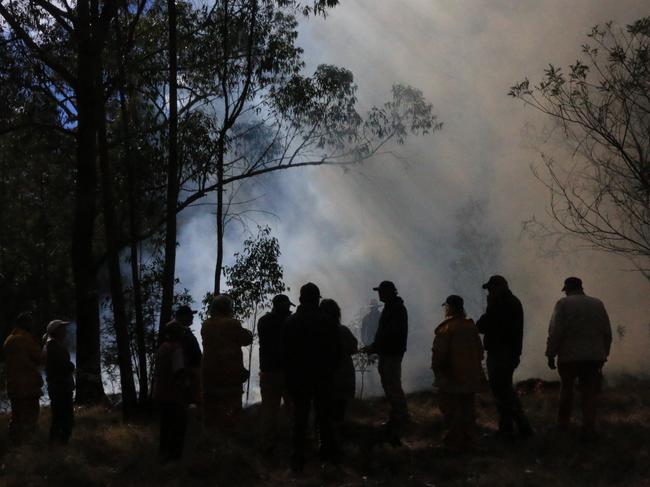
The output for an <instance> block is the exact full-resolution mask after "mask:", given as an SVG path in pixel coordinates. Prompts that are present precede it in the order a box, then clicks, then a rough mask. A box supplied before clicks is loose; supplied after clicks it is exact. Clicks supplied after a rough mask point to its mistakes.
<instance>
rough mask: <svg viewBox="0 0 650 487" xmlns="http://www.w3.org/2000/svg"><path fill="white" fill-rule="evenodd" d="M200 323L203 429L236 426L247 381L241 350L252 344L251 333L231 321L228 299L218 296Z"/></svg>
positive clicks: (229, 301) (231, 311)
mask: <svg viewBox="0 0 650 487" xmlns="http://www.w3.org/2000/svg"><path fill="white" fill-rule="evenodd" d="M208 313H209V315H210V316H209V318H208V319H207V320H205V321H204V322H203V326H202V327H201V337H202V338H203V361H202V363H201V379H202V383H203V419H204V422H205V425H206V427H208V428H212V427H215V426H221V427H223V428H228V427H233V426H236V420H237V419H238V417H239V415H240V413H241V410H242V394H243V392H244V389H243V384H244V383H245V382H246V381H247V380H248V370H246V368H245V367H244V355H243V354H242V350H241V349H242V347H247V346H249V345H250V344H251V343H253V334H252V333H251V332H250V330H246V329H245V328H243V327H242V325H241V322H240V321H239V320H236V319H235V318H233V304H232V300H231V299H230V297H228V296H225V295H223V294H222V295H219V296H217V297H215V298H214V299H213V300H212V302H211V303H210V308H209V310H208Z"/></svg>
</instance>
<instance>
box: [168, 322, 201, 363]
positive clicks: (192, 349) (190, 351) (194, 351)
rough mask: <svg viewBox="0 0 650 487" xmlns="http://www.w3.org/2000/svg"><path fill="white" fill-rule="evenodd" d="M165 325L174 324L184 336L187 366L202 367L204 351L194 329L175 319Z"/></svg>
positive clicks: (183, 345)
mask: <svg viewBox="0 0 650 487" xmlns="http://www.w3.org/2000/svg"><path fill="white" fill-rule="evenodd" d="M165 326H173V327H176V328H177V329H178V330H179V333H180V335H181V336H182V339H181V346H182V347H183V353H184V355H185V362H186V364H187V367H189V368H192V369H198V368H199V367H201V359H202V358H203V353H202V352H201V347H200V346H199V341H198V340H197V339H196V336H194V333H193V332H192V329H191V328H190V327H188V326H185V325H183V324H182V323H180V322H178V321H176V320H175V319H174V320H172V321H170V322H169V323H167V325H165Z"/></svg>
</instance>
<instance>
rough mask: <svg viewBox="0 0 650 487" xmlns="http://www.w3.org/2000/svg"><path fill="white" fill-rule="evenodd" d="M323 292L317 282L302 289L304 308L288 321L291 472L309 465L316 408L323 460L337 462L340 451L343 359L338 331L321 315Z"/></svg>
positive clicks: (286, 340)
mask: <svg viewBox="0 0 650 487" xmlns="http://www.w3.org/2000/svg"><path fill="white" fill-rule="evenodd" d="M319 302H320V290H319V289H318V286H316V285H315V284H313V283H311V282H310V283H307V284H305V285H304V286H302V287H301V288H300V305H299V306H298V308H297V309H296V312H295V313H294V314H292V315H291V316H290V317H289V318H288V319H287V321H286V325H285V341H284V363H285V365H286V378H287V388H288V390H289V396H290V397H291V401H292V403H293V438H292V443H293V445H292V447H293V451H292V456H291V469H292V470H293V471H294V472H301V471H302V470H303V468H304V464H305V441H306V435H307V427H308V424H309V413H310V411H311V409H312V406H313V408H314V411H315V413H316V422H317V425H318V430H319V433H320V457H321V460H323V461H326V462H337V461H338V460H339V456H340V450H339V447H338V445H337V443H336V437H335V434H334V430H333V426H332V417H331V408H332V394H333V381H334V372H335V370H336V367H337V358H338V357H339V340H338V337H339V335H338V330H337V329H336V328H333V327H330V326H327V324H326V323H325V320H323V318H322V315H321V313H320V312H319V309H318V305H319Z"/></svg>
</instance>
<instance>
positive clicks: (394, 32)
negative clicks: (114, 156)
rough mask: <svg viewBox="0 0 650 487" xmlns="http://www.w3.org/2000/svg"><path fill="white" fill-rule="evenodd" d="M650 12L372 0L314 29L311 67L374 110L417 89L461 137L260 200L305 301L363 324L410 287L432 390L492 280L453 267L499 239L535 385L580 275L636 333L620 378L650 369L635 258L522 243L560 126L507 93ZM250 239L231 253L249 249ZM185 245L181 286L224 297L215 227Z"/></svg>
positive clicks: (637, 4) (615, 358) (447, 130)
mask: <svg viewBox="0 0 650 487" xmlns="http://www.w3.org/2000/svg"><path fill="white" fill-rule="evenodd" d="M647 14H648V11H647V5H645V2H644V1H640V0H617V1H602V0H599V1H595V0H575V1H572V2H570V3H569V2H565V1H562V0H547V1H544V2H539V1H533V0H508V1H505V0H504V1H490V2H488V1H475V0H460V1H456V2H449V1H445V0H409V1H407V2H394V1H388V0H357V1H355V2H347V1H343V2H342V5H341V6H340V7H339V8H337V9H335V10H334V11H332V13H331V15H330V16H329V17H328V18H327V19H326V20H320V19H319V20H310V21H309V22H308V23H306V24H305V26H304V27H303V30H302V31H301V36H300V40H299V41H300V43H301V44H302V45H303V47H305V49H306V56H305V58H306V59H307V61H308V62H309V66H308V69H313V68H314V67H315V66H316V65H318V64H320V63H331V64H337V65H341V66H345V67H348V68H350V69H351V70H352V71H353V72H354V73H355V76H356V80H357V83H358V85H359V87H360V91H359V95H360V99H361V103H362V104H363V105H365V106H370V105H372V104H373V103H381V101H382V100H383V99H384V98H386V97H387V96H388V95H389V91H390V87H391V85H392V83H394V82H400V83H406V84H412V85H414V86H416V87H418V88H420V89H422V90H423V91H424V93H425V95H426V96H427V98H428V99H430V100H431V101H432V102H433V103H434V105H435V110H436V113H437V114H438V115H439V116H440V118H441V120H442V121H443V122H444V124H445V125H444V128H443V130H442V131H441V132H439V133H437V134H435V135H433V136H431V137H427V138H421V139H417V140H412V141H411V142H410V143H409V144H408V145H407V146H406V147H403V148H400V151H401V153H402V154H403V155H404V156H406V157H407V159H408V161H409V164H408V165H405V164H403V163H397V162H395V161H392V160H388V159H382V160H376V161H372V162H371V163H369V164H366V165H365V166H363V167H362V168H359V170H356V171H352V172H348V173H343V172H342V171H338V170H335V169H333V168H320V169H308V170H303V171H299V172H285V173H283V174H280V175H277V176H273V177H269V178H267V179H266V180H265V181H264V182H263V184H262V185H260V186H258V187H256V188H255V189H254V191H256V192H257V194H258V195H263V199H262V200H261V202H260V204H261V205H263V206H264V207H265V208H267V209H271V210H272V211H273V212H274V213H276V215H278V217H277V218H269V217H268V216H264V215H259V217H257V218H256V219H257V220H258V221H259V222H260V223H269V224H270V225H271V226H272V227H273V230H274V234H275V235H276V236H277V237H278V238H279V240H280V244H281V247H282V251H283V257H282V263H283V264H284V266H285V271H286V277H287V283H288V285H290V287H291V289H292V291H291V293H290V294H291V295H292V297H293V298H294V299H295V298H296V297H297V296H296V291H297V290H298V288H299V286H300V285H301V284H302V283H304V282H307V281H313V282H315V283H317V284H318V285H319V286H320V287H321V292H322V294H323V296H326V297H331V298H334V299H336V300H337V301H339V303H340V304H341V306H342V309H343V312H344V320H345V321H350V320H351V319H353V318H354V316H355V315H356V314H357V313H358V310H359V309H360V308H361V307H363V306H366V305H367V304H368V302H369V300H370V299H371V298H372V297H374V294H373V292H372V291H371V288H372V287H373V285H376V284H377V283H378V282H379V281H381V280H383V279H391V280H394V281H395V282H396V284H397V286H398V288H399V290H400V294H401V295H402V296H403V297H404V299H405V301H406V304H407V306H408V308H409V311H410V314H411V335H410V351H409V355H408V373H407V383H408V385H409V387H410V388H411V389H413V388H418V387H423V386H426V385H428V384H429V383H430V380H431V375H430V371H429V370H428V367H429V365H428V364H429V356H428V353H429V348H430V344H431V340H432V334H433V329H434V327H435V326H436V324H437V323H438V322H439V321H440V320H441V307H440V303H441V302H442V301H443V300H444V298H445V297H446V296H447V295H448V294H450V293H451V292H459V293H460V294H462V295H464V296H465V297H473V302H476V301H477V300H478V301H479V302H480V299H481V297H480V285H481V284H482V282H481V279H480V278H481V275H480V274H481V272H478V273H477V271H476V270H475V269H470V268H466V269H463V268H462V266H461V267H460V268H456V269H455V270H452V266H453V263H454V262H459V259H461V257H462V255H463V252H465V253H467V252H468V250H467V248H469V249H470V251H469V252H470V253H471V246H470V247H466V246H465V245H464V242H468V241H469V242H474V243H475V242H481V241H483V240H484V239H485V238H488V239H491V240H494V241H496V242H497V243H498V246H497V248H496V250H495V251H494V252H492V253H489V252H488V253H487V255H486V257H485V258H486V259H487V261H486V267H485V269H484V272H485V273H486V276H485V277H487V275H489V274H491V273H500V274H503V275H505V276H506V277H508V279H509V280H510V282H511V287H512V289H513V291H514V292H515V294H517V295H518V296H519V297H520V298H521V300H522V302H523V304H524V307H525V310H526V317H527V320H526V336H525V345H524V356H523V357H522V366H521V367H520V369H519V375H520V377H525V376H543V377H553V374H552V373H550V372H549V371H547V370H546V369H545V360H544V357H543V353H544V347H545V339H546V328H547V323H548V318H549V316H550V313H551V310H552V308H553V305H554V303H555V300H556V299H558V298H559V297H560V296H561V293H560V288H561V287H562V280H563V279H564V278H565V277H567V276H569V275H578V276H580V277H582V278H583V280H584V283H585V289H586V291H587V293H589V294H592V295H595V296H598V297H600V298H601V299H603V301H604V302H605V304H606V306H607V307H608V310H609V312H610V315H611V318H612V323H613V325H614V327H615V328H616V327H618V326H619V325H620V326H624V327H625V329H626V334H625V337H624V338H623V339H622V340H620V339H619V338H618V337H617V338H616V343H615V345H614V348H613V353H612V357H611V361H610V362H611V363H610V367H609V370H610V371H618V372H625V371H628V372H632V373H638V372H640V371H642V370H644V369H646V370H647V368H648V359H647V357H646V355H647V354H646V353H645V350H647V346H648V341H649V338H650V337H649V329H648V321H649V319H648V316H650V299H649V296H650V292H649V291H650V286H648V283H647V281H646V280H645V279H643V278H642V277H641V276H639V275H638V274H635V273H634V272H629V271H628V269H629V268H630V267H631V266H630V265H629V264H628V263H627V262H626V261H625V260H623V259H621V258H618V257H615V256H611V255H606V254H602V253H594V252H588V251H582V250H581V251H576V252H573V253H569V254H567V255H562V256H555V257H554V258H547V257H543V256H541V255H540V254H539V252H538V249H537V247H536V245H535V244H534V243H533V242H530V241H529V240H528V239H526V238H525V237H522V235H521V225H522V222H523V221H524V220H527V219H529V218H530V217H531V216H532V215H536V216H537V217H538V218H543V217H544V214H545V207H546V205H547V196H548V195H547V193H546V191H545V190H544V188H543V187H542V186H541V184H540V183H539V182H538V181H537V180H536V179H535V178H534V177H533V175H532V173H531V170H530V165H531V164H535V163H537V162H538V161H539V149H540V148H541V149H543V150H545V151H547V152H553V151H554V149H553V147H552V145H551V144H550V143H548V142H547V143H543V142H540V141H539V140H537V139H538V138H537V137H535V136H534V134H539V133H541V131H542V129H543V128H544V127H545V126H546V125H547V123H548V121H547V120H545V119H544V118H542V117H541V116H540V115H539V114H537V113H534V112H533V111H532V110H529V109H525V108H524V107H523V106H522V104H521V103H519V102H517V101H514V100H512V99H510V98H508V97H507V96H506V93H507V91H508V88H509V86H510V85H512V84H513V83H514V82H515V81H518V80H520V79H522V78H523V77H524V76H526V75H528V76H530V77H531V79H533V80H534V79H538V78H539V77H540V75H541V74H542V70H543V68H544V67H545V66H546V65H547V64H548V63H549V62H552V63H554V64H560V65H566V64H568V63H570V62H572V61H574V60H575V59H576V58H577V56H578V55H579V51H580V46H581V44H582V43H583V42H584V41H585V34H586V33H587V32H589V30H590V28H591V27H592V25H594V24H596V23H602V22H605V21H608V20H614V21H615V22H618V23H620V24H622V25H624V24H625V23H629V22H632V21H633V20H635V19H637V18H639V17H641V16H643V15H647ZM530 134H533V136H532V137H531V136H530ZM472 201H475V202H479V204H480V205H481V208H482V213H480V214H479V217H478V220H477V219H473V220H472V219H470V220H462V219H459V218H458V215H459V211H460V210H461V209H462V208H463V207H467V205H468V204H470V202H472ZM236 230H237V229H235V228H233V232H232V234H231V237H232V238H231V239H230V240H229V241H228V248H227V249H226V250H227V254H232V252H234V251H236V250H238V248H239V242H240V237H241V235H239V234H237V231H236ZM180 243H181V247H180V252H179V277H180V278H181V280H182V282H183V284H184V285H185V286H186V287H188V288H189V289H190V290H191V292H192V294H193V296H194V298H195V300H197V301H200V298H201V296H202V295H203V294H204V293H205V292H206V291H208V290H209V289H210V288H211V286H212V268H213V265H214V222H213V218H212V216H211V215H205V216H197V217H194V218H193V219H191V220H190V221H189V222H187V223H186V224H185V225H184V226H183V230H182V233H181V238H180ZM460 261H462V260H460ZM472 311H473V314H476V306H474V309H473V310H472ZM615 335H616V334H615Z"/></svg>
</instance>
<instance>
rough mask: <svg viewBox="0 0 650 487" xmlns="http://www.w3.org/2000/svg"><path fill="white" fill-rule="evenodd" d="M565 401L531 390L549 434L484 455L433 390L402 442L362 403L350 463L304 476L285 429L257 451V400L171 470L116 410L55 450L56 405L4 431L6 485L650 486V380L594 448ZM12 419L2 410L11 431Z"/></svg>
mask: <svg viewBox="0 0 650 487" xmlns="http://www.w3.org/2000/svg"><path fill="white" fill-rule="evenodd" d="M556 399H557V390H554V389H553V388H552V387H551V388H540V387H536V388H533V389H532V390H530V391H529V393H528V394H526V395H525V396H524V397H523V400H524V404H525V407H526V409H527V411H528V413H529V415H530V417H531V420H532V422H533V423H534V425H535V426H536V428H537V430H538V434H537V435H536V437H535V438H533V439H531V440H529V441H526V442H523V441H520V442H515V443H512V444H503V443H501V442H499V441H497V440H494V439H492V438H491V437H489V436H485V437H484V438H482V439H481V442H480V450H479V452H478V453H476V454H473V455H463V456H458V455H449V454H446V453H445V452H444V450H443V449H442V448H441V447H440V434H441V429H442V425H441V418H440V415H439V413H438V410H437V407H436V401H435V397H433V396H432V395H431V394H429V393H417V394H413V395H411V396H410V397H409V406H410V409H411V411H412V413H413V417H414V425H413V426H412V427H411V428H410V431H409V432H408V434H407V436H406V440H405V446H404V447H401V448H397V449H395V448H392V447H390V446H387V445H386V444H384V443H382V441H381V435H380V434H379V433H378V429H377V426H376V425H377V423H378V422H379V421H380V420H381V419H382V418H383V416H384V414H385V411H386V406H385V404H384V403H383V401H381V400H370V401H364V402H357V403H356V404H354V407H353V409H352V412H351V415H350V424H349V428H348V437H349V442H348V445H347V446H346V453H347V458H346V461H345V463H344V464H343V465H342V467H341V468H329V469H326V470H322V469H321V468H320V466H319V464H318V462H317V460H316V455H312V461H311V462H310V463H309V464H308V467H307V470H306V472H305V474H304V475H303V476H301V477H299V478H294V477H292V475H291V474H290V473H289V472H288V470H287V468H286V466H287V459H288V453H289V452H288V449H287V447H286V443H287V441H288V437H287V436H286V435H285V438H284V440H285V442H284V443H285V446H283V447H282V448H281V449H280V450H279V451H277V452H276V455H275V456H274V457H272V458H269V457H263V456H262V455H260V454H259V453H258V450H257V445H258V436H257V433H258V425H259V418H258V409H257V408H251V409H250V410H247V412H246V415H245V418H244V419H243V422H242V428H241V431H240V432H239V433H238V434H237V435H232V434H231V435H225V434H224V435H217V436H212V437H208V436H206V435H205V434H204V433H203V432H202V431H201V429H200V427H199V425H198V422H197V421H196V418H194V419H193V422H192V424H191V427H190V434H189V439H188V444H187V454H186V457H185V459H184V460H183V462H181V463H180V464H178V465H170V466H164V467H162V466H160V465H158V463H157V457H156V453H157V444H156V441H157V433H156V430H157V425H156V424H153V423H149V424H147V423H141V424H123V423H122V422H121V421H120V420H119V415H118V414H117V413H116V412H114V411H106V410H102V409H98V408H96V409H81V410H79V411H77V426H76V429H75V432H74V435H73V440H72V442H71V444H70V445H69V447H68V448H64V449H61V448H50V447H49V445H48V444H47V441H46V436H47V435H46V431H47V422H48V420H49V418H48V414H47V412H46V413H44V414H43V418H42V420H41V431H40V433H39V435H38V436H37V437H36V438H35V439H33V440H32V442H31V443H29V444H26V445H24V446H22V447H19V448H9V447H8V445H7V443H6V441H7V440H6V435H4V434H3V435H2V436H0V464H1V467H0V468H1V470H0V486H2V487H31V486H34V487H37V486H38V487H40V486H47V487H58V486H66V487H85V486H88V487H91V486H92V487H99V486H103V487H112V486H115V487H131V486H134V487H135V486H143V487H148V486H156V487H172V486H243V485H267V486H285V485H297V486H312V485H313V486H318V485H341V486H343V485H344V486H357V485H358V486H381V485H386V486H388V485H397V486H400V487H410V486H434V485H435V486H460V485H473V486H474V485H476V486H493V485H494V486H497V485H498V486H513V487H515V486H516V487H521V486H530V487H533V486H548V485H553V486H583V485H584V486H587V485H588V486H614V485H620V486H626V487H628V486H650V444H649V441H648V440H649V439H650V382H648V381H641V380H635V379H632V378H627V379H625V380H621V381H619V383H618V384H617V385H616V386H613V387H608V388H606V389H605V391H604V393H603V396H602V401H601V404H602V407H601V424H600V430H601V433H602V436H603V437H602V440H601V441H600V442H599V443H597V444H595V445H585V444H582V443H581V442H580V441H579V437H578V434H577V432H569V433H568V434H560V433H555V432H548V431H547V430H548V429H549V428H551V427H552V425H553V418H554V416H555V407H556ZM478 403H479V423H480V425H481V430H482V432H483V433H486V434H487V433H490V432H491V431H492V430H493V429H494V428H495V411H494V407H493V404H492V400H491V398H490V397H489V396H481V397H480V398H479V400H478ZM284 426H285V427H286V424H284ZM5 427H6V418H5V417H3V418H2V419H0V428H3V429H4V428H5Z"/></svg>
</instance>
